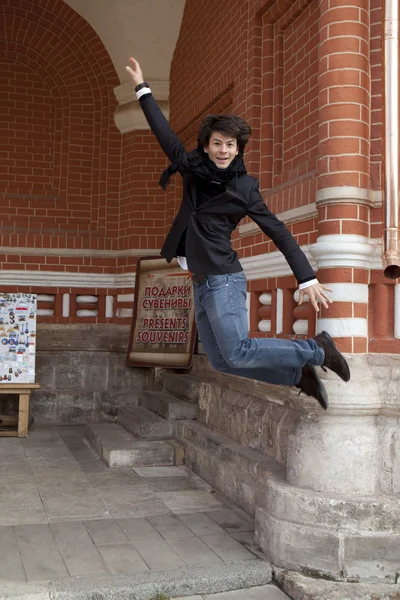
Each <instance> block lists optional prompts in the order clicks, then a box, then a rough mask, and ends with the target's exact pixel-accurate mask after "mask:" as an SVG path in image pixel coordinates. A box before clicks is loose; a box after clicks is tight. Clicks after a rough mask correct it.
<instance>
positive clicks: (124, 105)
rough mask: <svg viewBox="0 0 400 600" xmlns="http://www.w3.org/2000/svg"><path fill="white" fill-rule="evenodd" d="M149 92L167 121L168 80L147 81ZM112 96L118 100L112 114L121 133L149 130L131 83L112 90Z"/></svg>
mask: <svg viewBox="0 0 400 600" xmlns="http://www.w3.org/2000/svg"><path fill="white" fill-rule="evenodd" d="M147 82H148V84H149V86H150V87H151V91H152V93H153V95H154V97H155V98H157V102H158V104H159V106H160V108H161V110H162V112H163V114H164V115H165V117H166V118H167V119H169V103H168V98H169V80H167V79H166V80H159V79H157V80H155V79H148V80H147ZM114 94H115V97H116V99H117V100H118V107H117V108H116V110H115V113H114V121H115V124H116V126H117V127H118V129H119V130H120V132H121V133H129V132H130V131H139V130H144V129H149V125H148V123H147V121H146V119H145V117H144V114H143V111H142V109H141V108H140V105H139V102H138V100H137V98H136V93H135V89H134V86H133V84H132V83H123V84H122V85H119V86H117V87H116V88H114Z"/></svg>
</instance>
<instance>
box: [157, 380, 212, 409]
mask: <svg viewBox="0 0 400 600" xmlns="http://www.w3.org/2000/svg"><path fill="white" fill-rule="evenodd" d="M204 386H207V384H205V383H203V382H202V380H201V379H198V378H196V377H191V376H190V375H177V374H176V373H166V375H165V377H164V383H163V389H164V391H165V392H167V393H169V394H171V395H172V396H176V397H177V398H181V399H182V400H185V401H186V402H191V403H192V404H198V403H199V400H200V396H201V393H202V390H203V389H204Z"/></svg>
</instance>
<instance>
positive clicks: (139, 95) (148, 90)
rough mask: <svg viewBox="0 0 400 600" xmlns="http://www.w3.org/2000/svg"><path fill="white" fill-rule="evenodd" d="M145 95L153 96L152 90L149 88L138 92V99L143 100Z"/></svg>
mask: <svg viewBox="0 0 400 600" xmlns="http://www.w3.org/2000/svg"><path fill="white" fill-rule="evenodd" d="M145 94H151V89H150V88H149V87H144V88H142V89H141V90H139V91H138V92H136V98H137V99H138V100H139V98H141V97H142V96H144V95H145Z"/></svg>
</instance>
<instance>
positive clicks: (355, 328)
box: [317, 318, 368, 338]
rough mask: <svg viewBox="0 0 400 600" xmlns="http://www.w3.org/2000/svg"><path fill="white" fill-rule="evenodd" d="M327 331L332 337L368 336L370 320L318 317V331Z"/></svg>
mask: <svg viewBox="0 0 400 600" xmlns="http://www.w3.org/2000/svg"><path fill="white" fill-rule="evenodd" d="M322 331H327V332H328V333H330V335H331V336H332V337H337V338H341V337H363V338H366V337H368V320H367V319H361V318H354V319H351V318H349V319H340V318H332V319H317V333H321V332H322Z"/></svg>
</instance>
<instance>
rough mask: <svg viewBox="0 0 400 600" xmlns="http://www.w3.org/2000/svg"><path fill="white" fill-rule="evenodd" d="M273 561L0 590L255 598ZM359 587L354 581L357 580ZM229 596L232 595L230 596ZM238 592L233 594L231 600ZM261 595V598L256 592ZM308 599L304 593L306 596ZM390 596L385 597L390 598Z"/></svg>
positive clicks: (24, 599)
mask: <svg viewBox="0 0 400 600" xmlns="http://www.w3.org/2000/svg"><path fill="white" fill-rule="evenodd" d="M271 580H272V569H271V565H270V564H269V563H268V562H266V561H262V560H236V561H232V562H218V563H216V564H206V565H196V566H188V567H186V566H183V567H180V568H179V569H177V568H175V569H165V570H163V571H153V570H149V571H144V572H139V573H133V572H130V573H123V574H120V573H114V574H109V575H101V577H99V575H87V576H85V577H64V578H62V579H53V580H52V581H50V582H43V583H42V582H40V583H37V584H21V583H20V582H18V583H14V582H9V581H7V584H6V585H4V586H2V588H4V591H3V590H0V591H1V592H2V593H1V598H2V599H3V600H16V599H17V598H18V600H33V599H34V598H35V600H45V599H47V598H53V597H54V598H60V599H61V598H62V599H63V600H69V599H72V598H74V599H75V600H84V599H86V600H88V599H89V598H114V599H115V600H128V599H132V598H135V599H137V600H144V599H146V600H147V599H148V598H162V597H165V598H176V597H177V596H179V597H181V598H183V597H188V596H189V597H191V598H193V597H195V598H196V599H197V598H199V600H200V599H201V598H202V597H203V596H205V597H207V598H210V594H218V597H220V598H222V597H223V598H228V597H229V596H227V595H226V594H225V593H224V592H228V593H229V592H230V591H231V590H240V589H242V590H243V592H242V593H240V592H239V593H238V596H237V598H248V600H251V595H250V594H251V592H249V593H248V594H247V595H246V590H248V589H249V588H258V587H260V586H266V585H267V584H270V583H271ZM353 585H354V584H353ZM276 591H277V590H276V588H274V587H273V586H272V585H271V594H269V593H268V592H265V594H264V595H263V596H262V597H263V598H265V600H272V599H274V598H275V599H277V598H278V596H277V595H276V594H274V592H276ZM229 595H230V594H229ZM234 597H235V596H233V598H232V600H233V599H234ZM256 597H257V598H261V595H260V594H257V596H256ZM303 598H304V597H303ZM385 598H386V596H385Z"/></svg>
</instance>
